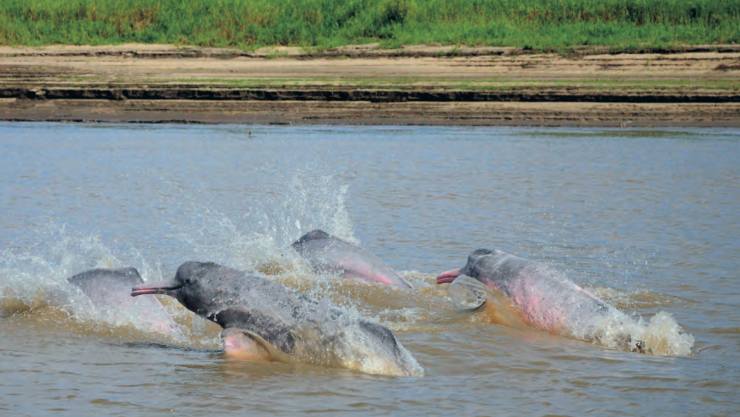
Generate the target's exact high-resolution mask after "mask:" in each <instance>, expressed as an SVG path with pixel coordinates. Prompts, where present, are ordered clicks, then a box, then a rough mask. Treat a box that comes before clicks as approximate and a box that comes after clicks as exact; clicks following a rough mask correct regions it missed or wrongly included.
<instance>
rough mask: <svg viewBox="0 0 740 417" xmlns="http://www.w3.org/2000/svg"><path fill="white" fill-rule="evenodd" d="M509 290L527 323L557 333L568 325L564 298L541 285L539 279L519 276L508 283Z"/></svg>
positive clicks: (512, 299) (513, 302)
mask: <svg viewBox="0 0 740 417" xmlns="http://www.w3.org/2000/svg"><path fill="white" fill-rule="evenodd" d="M507 292H508V294H509V298H510V299H511V302H512V304H514V306H515V307H516V308H517V309H518V310H519V311H520V313H521V315H522V319H523V320H524V321H525V322H526V323H527V324H529V325H531V326H534V327H537V328H540V329H542V330H547V331H550V332H555V333H557V332H560V331H561V329H562V328H563V327H564V326H566V324H567V318H568V314H567V312H566V311H565V309H564V306H563V304H562V301H563V300H559V299H558V297H557V294H552V292H551V288H547V286H543V285H541V283H540V282H539V280H538V279H536V278H533V277H528V276H525V277H519V278H518V279H515V280H514V281H512V282H511V283H509V285H507Z"/></svg>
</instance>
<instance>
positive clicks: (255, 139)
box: [0, 123, 740, 416]
mask: <svg viewBox="0 0 740 417" xmlns="http://www.w3.org/2000/svg"><path fill="white" fill-rule="evenodd" d="M0 207H2V211H1V212H0V213H1V214H2V215H1V216H0V316H2V317H1V318H0V334H1V335H2V337H0V399H1V400H0V414H3V415H6V414H7V415H17V416H25V415H28V416H32V415H39V414H45V413H55V414H57V415H70V416H71V415H74V416H98V415H126V416H144V415H146V416H151V415H171V414H173V413H182V414H184V415H193V416H198V415H209V416H210V415H218V414H240V415H244V414H250V413H251V414H271V415H295V414H297V413H306V412H315V413H321V414H325V415H332V414H333V415H348V414H361V415H390V414H392V415H410V416H415V415H450V414H451V413H456V414H459V415H544V414H559V415H572V416H577V415H586V414H591V415H599V416H601V415H609V414H613V415H620V416H621V415H629V416H643V415H675V414H679V413H680V414H682V415H683V414H685V415H735V414H737V413H738V410H740V401H739V400H738V399H737V392H738V390H739V389H740V384H738V382H737V381H738V380H740V372H738V371H739V370H740V365H739V364H740V354H738V348H739V347H740V320H739V319H740V313H739V312H738V300H740V298H739V297H740V281H739V279H738V270H740V262H739V261H738V259H739V258H740V257H739V256H738V255H739V254H740V239H739V236H740V131H738V130H718V129H696V130H694V129H689V130H604V129H549V128H548V129H544V128H531V129H526V128H517V129H513V128H440V127H434V128H419V127H403V128H395V127H260V126H217V127H202V126H173V125H70V124H51V123H43V124H26V123H3V124H0ZM313 228H322V229H324V230H326V231H328V232H331V233H333V234H336V235H338V236H341V237H343V238H345V239H348V240H351V241H354V242H356V243H359V244H361V245H362V246H364V247H366V248H368V249H369V250H370V251H372V252H374V253H375V254H377V255H378V256H380V257H381V258H383V259H384V260H385V261H386V262H387V263H389V264H390V265H391V266H393V267H394V268H396V269H397V270H399V271H402V272H403V274H404V275H405V277H406V278H407V279H409V280H410V281H412V282H413V283H414V284H415V286H416V287H417V289H418V292H415V293H411V292H405V291H401V290H394V289H388V288H380V287H375V286H370V285H365V284H356V283H346V282H337V281H336V279H335V278H333V277H323V276H314V275H313V274H310V273H307V272H306V271H304V270H302V269H300V267H296V266H295V259H294V257H293V256H292V255H291V253H289V251H287V250H286V248H287V246H288V245H289V244H290V243H291V242H292V241H293V240H295V239H296V238H298V237H299V236H300V235H301V234H302V233H305V232H306V231H308V230H310V229H313ZM478 247H488V248H498V249H502V250H505V251H507V252H510V253H514V254H517V255H519V256H523V257H527V258H530V259H534V260H537V261H541V262H545V263H547V264H549V265H551V266H552V267H553V268H556V269H559V270H561V271H563V272H564V273H565V274H567V276H568V277H569V278H570V279H572V280H573V281H575V282H577V283H579V284H581V285H583V286H585V287H587V288H589V289H591V290H593V291H595V292H596V293H598V294H599V295H600V296H602V297H604V298H605V299H606V300H607V301H609V302H611V303H612V304H614V305H616V306H617V307H618V308H620V309H621V310H622V311H624V312H626V313H628V314H630V315H632V316H633V317H634V318H635V320H639V319H642V320H643V323H649V321H650V319H651V318H652V317H654V316H655V315H656V314H658V313H660V314H669V315H670V316H671V317H672V320H673V323H675V324H676V325H677V326H680V331H681V333H682V334H689V335H691V336H692V337H693V338H694V339H695V341H694V343H693V345H692V347H691V352H690V353H689V354H688V355H668V356H663V355H640V354H635V353H630V352H623V351H619V350H612V349H607V348H605V347H603V346H600V345H598V344H592V343H588V342H583V341H577V340H571V339H567V338H564V337H560V336H556V335H550V334H547V333H542V332H537V331H533V330H526V329H513V328H507V327H504V326H499V325H494V324H491V323H489V322H488V320H487V318H486V317H485V316H484V315H483V314H480V313H478V314H473V315H470V314H461V313H458V312H456V311H455V310H454V309H453V308H451V306H450V303H449V299H448V298H447V295H446V291H445V289H444V288H441V287H437V286H435V285H434V276H435V274H436V273H438V272H440V271H443V270H448V269H451V268H454V267H459V266H462V264H463V263H464V262H465V257H466V256H467V254H468V253H469V252H470V251H472V250H473V249H475V248H478ZM186 260H204V261H205V260H208V261H214V262H219V263H222V264H226V265H229V266H232V267H236V268H241V269H246V270H250V269H255V268H256V269H260V270H261V271H263V272H269V273H270V274H272V275H271V276H272V278H274V279H278V280H281V281H282V282H283V283H285V284H286V285H290V286H293V287H295V288H298V289H300V290H301V291H306V292H309V293H310V294H311V295H313V296H315V297H329V298H331V299H332V300H333V301H334V302H335V303H337V304H339V305H340V306H341V308H343V309H345V310H347V311H349V312H351V313H352V314H358V315H364V316H367V317H369V318H371V319H372V320H377V321H379V322H381V323H383V324H385V325H387V326H389V327H390V328H392V329H393V330H394V331H395V332H396V334H397V336H398V337H399V339H400V340H401V341H402V342H403V344H404V345H405V346H406V347H407V348H408V349H409V350H410V351H411V352H412V353H413V354H414V356H415V357H416V358H417V360H418V361H419V362H420V364H421V365H422V366H423V367H424V368H425V371H426V374H425V376H424V377H421V378H391V377H384V376H372V375H364V374H360V373H357V372H353V371H350V370H337V369H324V368H317V367H311V366H306V365H298V364H269V365H265V364H253V363H244V362H235V361H229V360H227V359H225V358H224V357H223V355H221V353H220V352H219V341H218V332H217V329H216V330H214V328H213V327H212V326H210V325H208V324H207V323H205V322H204V321H202V320H199V319H193V318H192V316H191V315H189V313H188V312H186V311H183V310H182V309H181V308H179V307H178V306H177V305H176V304H174V303H167V304H166V307H167V308H168V309H169V311H170V312H171V313H172V314H173V316H175V317H176V319H177V320H178V322H179V323H181V324H182V325H183V328H184V329H185V331H186V333H187V335H188V337H187V338H186V339H185V340H173V339H171V338H168V337H165V336H163V335H159V334H152V333H148V332H145V331H142V329H140V328H137V326H136V318H135V317H132V318H131V319H130V320H129V321H125V322H123V323H120V322H118V323H111V322H109V321H106V320H102V319H101V318H100V316H99V315H98V314H96V312H95V310H94V309H92V308H91V306H90V305H88V304H86V302H85V300H84V299H83V298H81V297H80V294H79V293H77V292H75V290H74V289H73V288H70V286H69V285H68V284H66V281H65V280H66V278H67V277H69V276H71V275H73V274H76V273H78V272H80V271H82V270H85V269H88V268H93V267H119V266H134V267H136V268H138V269H139V271H140V272H141V273H142V276H143V277H144V279H145V280H160V279H162V278H168V277H171V276H172V274H173V273H174V271H175V269H176V268H177V266H178V265H179V264H180V263H182V262H184V261H186Z"/></svg>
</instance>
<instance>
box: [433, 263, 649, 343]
mask: <svg viewBox="0 0 740 417" xmlns="http://www.w3.org/2000/svg"><path fill="white" fill-rule="evenodd" d="M471 278H473V279H475V280H477V282H476V281H473V280H471ZM458 280H459V281H460V282H461V283H462V284H463V285H464V286H466V287H468V288H472V287H475V285H480V284H483V285H484V286H485V287H484V289H487V290H489V293H490V294H492V295H493V296H494V297H493V298H498V299H503V300H507V301H508V303H507V302H505V303H503V304H508V306H507V305H502V303H499V304H498V306H497V307H503V308H507V307H508V308H511V309H512V310H513V312H514V313H515V315H517V316H518V317H517V319H518V322H520V323H524V324H526V325H528V326H531V327H535V328H538V329H541V330H545V331H548V332H552V333H559V334H565V335H569V336H573V337H575V338H578V339H583V340H598V339H600V338H603V337H606V336H605V335H604V334H603V333H604V331H605V323H607V322H608V321H609V320H613V321H616V322H622V321H625V320H627V317H626V315H624V313H621V312H620V311H618V310H617V309H616V308H615V307H613V306H611V305H609V304H608V303H606V302H605V301H603V300H601V299H599V298H598V297H597V296H595V295H594V294H591V293H590V292H589V291H587V290H585V289H583V288H581V287H580V286H578V285H577V284H576V283H574V282H573V281H571V280H570V279H568V278H567V277H565V275H564V274H562V273H559V272H557V271H554V270H553V269H551V268H549V267H547V266H546V265H543V264H539V263H536V262H532V261H529V260H526V259H523V258H520V257H518V256H514V255H511V254H508V253H506V252H503V251H500V250H488V249H477V250H475V251H473V253H471V254H470V256H469V257H468V261H467V263H466V264H465V266H463V267H462V268H457V269H453V270H450V271H446V272H443V273H441V274H440V275H439V276H438V277H437V284H445V283H458ZM470 282H472V283H473V284H474V285H470ZM474 290H475V289H474ZM488 299H490V298H487V297H485V296H484V297H480V296H478V297H477V300H478V302H477V303H475V302H474V303H473V304H474V305H473V307H475V308H477V307H480V306H482V305H483V304H485V303H486V301H487V300H488ZM499 322H502V323H503V324H509V323H506V322H505V320H501V321H499ZM622 339H623V340H622V342H621V343H620V344H622V345H623V347H624V348H626V349H628V350H632V351H640V352H641V351H642V350H643V345H644V343H643V342H642V341H635V340H631V338H630V336H629V334H625V335H623V337H622Z"/></svg>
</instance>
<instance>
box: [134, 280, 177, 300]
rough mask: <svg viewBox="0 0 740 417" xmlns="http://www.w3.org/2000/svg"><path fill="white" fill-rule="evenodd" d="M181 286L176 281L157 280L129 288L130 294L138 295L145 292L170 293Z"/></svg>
mask: <svg viewBox="0 0 740 417" xmlns="http://www.w3.org/2000/svg"><path fill="white" fill-rule="evenodd" d="M180 287H182V284H180V283H178V282H159V283H152V284H145V285H138V286H136V287H133V288H131V296H132V297H136V296H138V295H147V294H166V295H172V294H171V293H172V291H175V290H177V289H179V288H180Z"/></svg>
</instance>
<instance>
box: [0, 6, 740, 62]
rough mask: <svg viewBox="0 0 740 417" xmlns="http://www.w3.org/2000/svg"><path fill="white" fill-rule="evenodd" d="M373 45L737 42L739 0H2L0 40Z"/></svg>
mask: <svg viewBox="0 0 740 417" xmlns="http://www.w3.org/2000/svg"><path fill="white" fill-rule="evenodd" d="M124 42H143V43H173V44H179V45H200V46H229V47H238V48H243V49H253V48H257V47H260V46H272V45H295V46H304V47H312V48H330V47H335V46H341V45H346V44H358V43H368V42H380V43H381V45H382V46H385V47H397V46H400V45H404V44H430V43H436V44H445V45H487V46H514V47H520V48H528V49H529V48H531V49H536V50H543V49H553V50H563V49H568V48H571V47H575V46H583V45H600V46H609V47H613V48H616V49H632V48H654V47H671V46H676V45H691V44H694V45H696V44H719V43H738V42H740V0H189V1H187V0H0V44H5V45H45V44H90V45H100V44H117V43H124Z"/></svg>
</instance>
